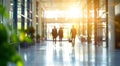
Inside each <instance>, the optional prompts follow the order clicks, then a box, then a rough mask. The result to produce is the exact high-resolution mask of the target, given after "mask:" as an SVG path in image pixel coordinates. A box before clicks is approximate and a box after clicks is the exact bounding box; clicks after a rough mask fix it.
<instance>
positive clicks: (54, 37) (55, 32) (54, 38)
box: [52, 26, 57, 44]
mask: <svg viewBox="0 0 120 66" xmlns="http://www.w3.org/2000/svg"><path fill="white" fill-rule="evenodd" d="M52 37H53V42H55V44H56V38H57V29H56V27H55V26H54V28H53V29H52Z"/></svg>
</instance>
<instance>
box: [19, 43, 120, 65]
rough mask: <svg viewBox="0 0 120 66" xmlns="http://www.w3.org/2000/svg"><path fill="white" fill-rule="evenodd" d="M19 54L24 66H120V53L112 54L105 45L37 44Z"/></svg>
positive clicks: (20, 51)
mask: <svg viewBox="0 0 120 66" xmlns="http://www.w3.org/2000/svg"><path fill="white" fill-rule="evenodd" d="M19 53H20V55H21V57H22V59H23V61H24V66H120V51H119V50H116V51H114V52H110V51H108V50H107V49H106V47H104V46H103V45H101V46H97V47H95V46H94V45H93V44H89V45H88V44H86V43H81V42H79V41H77V42H75V46H74V48H73V47H72V45H71V43H69V42H68V41H63V42H59V41H57V43H56V44H54V43H53V42H52V41H43V42H41V43H36V44H35V45H33V46H30V47H28V48H24V49H20V50H19Z"/></svg>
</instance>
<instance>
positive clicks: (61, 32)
mask: <svg viewBox="0 0 120 66" xmlns="http://www.w3.org/2000/svg"><path fill="white" fill-rule="evenodd" d="M58 36H59V41H62V38H63V28H62V27H60V28H59V31H58Z"/></svg>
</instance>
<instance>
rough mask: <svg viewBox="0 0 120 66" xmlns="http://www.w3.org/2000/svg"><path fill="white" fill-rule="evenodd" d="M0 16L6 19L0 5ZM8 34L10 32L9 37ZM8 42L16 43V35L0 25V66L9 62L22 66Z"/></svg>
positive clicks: (7, 27) (5, 65)
mask: <svg viewBox="0 0 120 66" xmlns="http://www.w3.org/2000/svg"><path fill="white" fill-rule="evenodd" d="M0 16H2V17H5V18H6V17H7V13H6V12H5V7H3V5H1V4H0ZM9 32H11V34H10V35H9ZM10 39H11V40H10ZM9 40H10V42H17V40H18V39H17V34H16V33H14V32H12V31H11V30H10V29H9V26H6V25H4V24H2V23H0V66H7V64H8V63H9V62H12V63H15V64H16V66H23V62H22V59H21V57H20V56H19V54H18V53H17V52H16V49H15V48H14V47H13V46H12V45H11V44H10V42H9ZM16 44H17V43H16Z"/></svg>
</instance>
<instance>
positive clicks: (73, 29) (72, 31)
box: [70, 25, 76, 42]
mask: <svg viewBox="0 0 120 66" xmlns="http://www.w3.org/2000/svg"><path fill="white" fill-rule="evenodd" d="M70 35H71V39H72V41H73V40H74V42H75V38H76V29H75V28H74V25H73V26H72V28H71V30H70Z"/></svg>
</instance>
